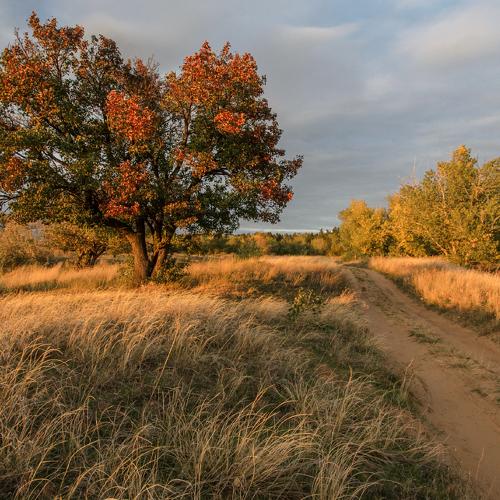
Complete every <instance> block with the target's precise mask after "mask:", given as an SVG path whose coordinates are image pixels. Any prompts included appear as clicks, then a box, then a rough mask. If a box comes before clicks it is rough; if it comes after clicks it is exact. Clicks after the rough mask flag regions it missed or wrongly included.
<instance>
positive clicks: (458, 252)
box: [390, 146, 500, 269]
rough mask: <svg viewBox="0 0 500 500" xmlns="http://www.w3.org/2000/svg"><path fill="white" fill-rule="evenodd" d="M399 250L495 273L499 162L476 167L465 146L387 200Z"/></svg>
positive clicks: (498, 237) (499, 207)
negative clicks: (432, 256)
mask: <svg viewBox="0 0 500 500" xmlns="http://www.w3.org/2000/svg"><path fill="white" fill-rule="evenodd" d="M390 207H391V212H390V219H391V229H392V231H393V234H394V235H395V238H396V241H397V247H398V249H399V251H400V252H401V251H402V252H403V253H406V254H410V255H435V254H441V255H444V256H446V257H448V258H449V259H450V260H452V261H455V262H457V263H459V264H463V265H467V266H474V267H482V268H485V269H489V268H495V267H497V266H498V265H499V261H498V259H499V253H500V247H499V244H500V231H499V227H500V225H499V223H500V160H499V159H496V160H493V161H491V162H488V163H486V164H485V165H483V166H481V167H479V166H478V165H477V160H476V159H475V158H473V157H472V156H471V151H470V149H468V148H466V147H465V146H460V147H459V148H457V149H456V150H455V151H454V152H453V154H452V157H451V159H450V161H447V162H440V163H438V165H437V168H436V169H435V170H429V171H427V172H426V173H425V175H424V178H423V179H422V181H420V182H414V183H412V184H406V185H403V186H402V187H401V189H400V190H399V192H398V193H397V194H396V195H394V196H393V197H392V199H391V204H390Z"/></svg>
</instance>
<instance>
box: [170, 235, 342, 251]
mask: <svg viewBox="0 0 500 500" xmlns="http://www.w3.org/2000/svg"><path fill="white" fill-rule="evenodd" d="M174 243H175V245H176V248H177V250H178V251H181V252H185V251H187V252H188V253H195V254H217V253H233V254H235V255H238V256H240V257H253V256H259V255H330V256H334V255H337V256H338V255H341V253H342V251H343V249H342V247H341V245H340V239H339V234H338V229H333V230H331V231H320V232H319V233H290V234H282V233H264V232H257V233H250V234H233V235H219V236H217V235H210V234H198V235H179V236H177V237H176V238H175V240H174Z"/></svg>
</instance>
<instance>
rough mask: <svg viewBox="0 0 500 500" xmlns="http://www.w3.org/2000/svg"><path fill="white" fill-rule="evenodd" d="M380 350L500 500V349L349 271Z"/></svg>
mask: <svg viewBox="0 0 500 500" xmlns="http://www.w3.org/2000/svg"><path fill="white" fill-rule="evenodd" d="M346 270H347V272H348V274H349V276H350V279H351V280H352V284H353V287H354V289H355V290H356V291H357V293H358V295H359V297H360V298H361V300H362V302H363V303H364V307H365V311H366V318H367V320H368V322H369V327H370V329H371V331H372V332H373V334H374V335H375V337H376V339H377V342H378V343H379V345H380V347H381V348H382V349H383V350H384V351H385V352H386V353H387V354H388V356H389V359H390V360H391V361H393V362H394V363H395V368H396V369H399V370H402V369H405V368H406V367H407V366H408V365H410V364H411V369H412V371H413V374H414V376H415V379H414V381H413V384H412V391H413V392H414V393H415V394H416V396H417V397H418V399H419V401H420V402H421V404H422V415H423V417H424V421H426V423H427V425H428V427H429V428H430V429H431V430H432V431H433V432H434V433H435V434H437V437H438V438H439V439H441V440H442V441H443V442H444V443H445V444H446V445H447V446H448V448H449V450H450V452H451V454H452V456H454V457H455V458H456V459H457V461H458V462H459V463H460V466H461V467H462V469H463V470H464V472H465V473H467V474H470V475H471V476H472V477H473V478H475V479H476V480H477V482H478V484H479V486H480V487H481V489H482V490H483V492H484V495H485V497H486V498H488V499H492V500H493V499H494V500H498V499H500V346H498V345H497V344H494V343H493V342H491V341H490V340H488V339H486V338H481V337H478V335H477V334H476V333H474V332H473V331H471V330H468V329H467V328H464V327H462V326H459V325H457V324H455V323H453V322H452V321H450V320H448V319H447V318H445V317H443V316H441V315H440V314H438V313H435V312H433V311H430V310H429V309H427V308H426V307H425V306H423V305H422V304H420V303H418V302H417V300H415V299H412V298H411V297H409V296H408V295H407V294H405V293H404V292H402V291H401V290H400V289H399V288H398V287H397V286H396V285H395V284H394V283H393V282H392V281H390V280H389V279H387V278H385V277H384V276H382V275H381V274H379V273H377V272H375V271H372V270H371V269H364V268H358V267H350V266H346Z"/></svg>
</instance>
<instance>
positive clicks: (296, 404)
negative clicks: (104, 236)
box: [0, 257, 473, 499]
mask: <svg viewBox="0 0 500 500" xmlns="http://www.w3.org/2000/svg"><path fill="white" fill-rule="evenodd" d="M105 269H107V272H108V274H107V275H106V276H107V277H111V276H113V277H114V279H115V281H113V280H107V281H106V284H105V285H103V280H102V276H101V275H99V274H98V270H99V272H103V271H104V270H105ZM50 271H51V269H45V272H46V273H49V272H50ZM15 272H16V271H15ZM17 272H18V273H19V274H18V276H17V280H18V281H17V285H16V286H19V283H20V282H21V281H22V280H21V277H22V276H24V285H23V286H25V287H26V286H27V285H28V284H29V283H31V285H34V283H35V282H36V283H40V282H41V276H42V274H43V272H42V270H40V269H39V271H38V272H39V274H38V275H37V278H36V279H35V278H34V277H33V276H34V275H33V274H32V275H31V277H29V275H28V274H27V271H26V270H19V271H17ZM52 272H53V271H52ZM58 273H59V274H58V280H56V285H55V286H54V287H53V288H52V289H51V290H46V291H37V292H29V293H28V292H23V293H19V291H18V288H17V291H15V290H16V287H15V286H14V284H13V282H11V285H10V286H11V288H10V289H11V290H12V292H11V293H9V292H8V290H5V289H4V292H3V295H2V296H1V298H0V324H1V325H2V328H1V330H0V345H1V350H0V359H1V360H2V363H1V364H0V366H1V368H0V387H1V391H0V399H1V404H0V443H1V445H0V491H2V495H3V497H4V498H23V499H29V498H54V497H58V496H62V497H64V498H68V497H86V496H88V497H93V498H106V497H114V498H124V497H126V498H243V497H258V498H278V497H279V498H284V497H285V498H305V497H311V498H324V499H327V498H352V497H361V496H363V498H422V499H424V498H467V497H468V496H470V498H473V495H472V493H471V491H470V490H469V486H468V485H467V484H466V483H465V482H464V481H462V480H459V479H458V478H457V476H455V474H454V472H453V471H452V469H450V468H449V467H448V466H446V465H444V462H443V461H442V458H443V457H442V455H441V450H440V449H439V448H438V447H437V446H435V445H434V444H432V443H431V442H430V441H429V440H428V439H427V437H426V436H425V435H424V434H423V433H422V430H421V426H420V425H419V423H418V422H417V420H416V419H415V418H414V417H413V416H412V414H411V411H410V408H411V401H410V400H411V397H410V396H409V394H408V393H407V384H406V382H405V381H404V380H398V379H397V378H395V377H394V376H393V375H391V374H390V373H389V372H387V370H386V368H385V363H384V360H383V357H382V355H381V354H380V353H379V352H378V351H377V349H376V348H375V347H374V345H373V343H372V339H371V337H370V335H369V332H368V331H367V330H366V328H365V326H364V324H363V321H362V320H361V319H360V315H359V310H358V307H357V305H356V300H355V297H354V296H353V294H352V293H351V292H350V291H349V289H348V288H347V283H346V280H345V278H344V277H343V275H342V271H341V269H340V268H339V267H338V266H337V265H336V264H335V263H334V262H333V261H332V259H328V258H321V257H312V258H311V257H291V258H288V257H264V258H259V259H255V258H254V259H247V260H239V259H233V258H229V259H227V258H226V259H216V260H213V259H212V260H208V261H203V262H194V263H192V264H191V265H190V266H188V267H187V268H186V269H185V274H184V276H183V277H182V278H181V279H180V280H179V281H177V282H176V283H173V284H166V285H154V284H150V285H147V286H144V287H141V288H139V289H127V288H123V287H121V286H120V281H119V276H120V274H119V272H118V270H117V266H108V265H107V264H103V265H101V266H96V267H94V268H91V269H84V270H78V271H71V272H70V271H67V270H64V269H60V270H59V271H58ZM8 277H9V275H6V276H5V275H4V276H3V277H2V279H3V280H4V283H5V280H6V278H8ZM12 277H13V274H11V275H10V279H13V278H12ZM46 277H47V280H48V281H49V280H50V279H52V280H53V277H52V278H50V279H49V276H46ZM67 283H72V284H73V286H75V288H72V289H71V293H68V292H67V290H66V288H65V287H66V286H67ZM77 283H79V287H78V286H76V284H77ZM98 287H101V289H99V288H98ZM245 287H246V288H247V289H248V290H249V293H248V294H245V293H243V289H244V288H245Z"/></svg>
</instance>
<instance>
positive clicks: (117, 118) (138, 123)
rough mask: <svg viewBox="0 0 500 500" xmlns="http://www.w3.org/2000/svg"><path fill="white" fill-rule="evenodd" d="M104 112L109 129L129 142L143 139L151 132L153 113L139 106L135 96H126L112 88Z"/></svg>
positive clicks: (152, 128)
mask: <svg viewBox="0 0 500 500" xmlns="http://www.w3.org/2000/svg"><path fill="white" fill-rule="evenodd" d="M106 112H107V117H108V123H109V127H110V129H111V130H112V131H114V132H116V133H117V134H119V135H121V136H123V137H125V138H126V139H128V140H129V141H130V142H138V141H144V140H146V139H148V138H149V137H150V136H151V135H152V133H153V130H154V116H153V113H152V112H151V111H150V110H149V109H147V108H146V107H142V106H140V104H139V103H138V99H137V97H135V96H131V97H126V96H125V95H123V94H122V93H121V92H118V91H116V90H112V91H111V92H110V93H109V94H108V97H107V100H106Z"/></svg>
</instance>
